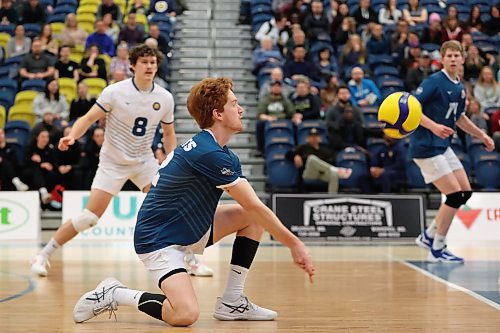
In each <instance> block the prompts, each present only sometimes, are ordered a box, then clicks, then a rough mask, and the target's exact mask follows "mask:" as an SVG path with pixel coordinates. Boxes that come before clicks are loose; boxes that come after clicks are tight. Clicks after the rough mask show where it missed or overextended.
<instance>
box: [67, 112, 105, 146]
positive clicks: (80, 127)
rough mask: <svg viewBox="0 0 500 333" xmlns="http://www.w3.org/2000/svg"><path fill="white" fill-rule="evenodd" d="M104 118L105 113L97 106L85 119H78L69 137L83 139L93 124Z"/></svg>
mask: <svg viewBox="0 0 500 333" xmlns="http://www.w3.org/2000/svg"><path fill="white" fill-rule="evenodd" d="M103 116H104V111H103V110H102V109H101V108H100V107H99V106H97V105H94V106H92V107H91V108H90V110H89V112H87V113H86V114H85V115H84V116H83V117H80V118H78V120H77V121H76V122H75V123H74V125H73V127H72V128H71V132H70V133H69V136H71V137H73V138H74V139H75V140H77V139H79V138H81V137H82V136H83V135H84V134H85V132H87V130H88V129H89V127H90V126H92V124H94V123H95V122H96V121H97V120H99V119H100V118H102V117H103Z"/></svg>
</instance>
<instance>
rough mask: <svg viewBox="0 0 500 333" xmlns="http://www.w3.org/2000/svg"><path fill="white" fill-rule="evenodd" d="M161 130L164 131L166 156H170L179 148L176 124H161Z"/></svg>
mask: <svg viewBox="0 0 500 333" xmlns="http://www.w3.org/2000/svg"><path fill="white" fill-rule="evenodd" d="M161 128H162V130H163V148H164V149H165V154H167V155H168V154H169V153H170V152H171V151H172V150H174V149H175V148H176V147H177V138H176V137H175V130H174V124H173V123H172V124H164V123H161Z"/></svg>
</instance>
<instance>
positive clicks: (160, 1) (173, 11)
mask: <svg viewBox="0 0 500 333" xmlns="http://www.w3.org/2000/svg"><path fill="white" fill-rule="evenodd" d="M178 11H179V9H178V8H177V3H176V1H175V0H151V2H150V3H149V13H158V14H162V15H166V16H168V17H169V18H170V21H171V22H175V20H176V17H177V14H178Z"/></svg>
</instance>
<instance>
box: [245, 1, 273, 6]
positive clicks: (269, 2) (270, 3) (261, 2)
mask: <svg viewBox="0 0 500 333" xmlns="http://www.w3.org/2000/svg"><path fill="white" fill-rule="evenodd" d="M272 3H273V1H272V0H251V1H250V4H251V5H252V6H258V5H272Z"/></svg>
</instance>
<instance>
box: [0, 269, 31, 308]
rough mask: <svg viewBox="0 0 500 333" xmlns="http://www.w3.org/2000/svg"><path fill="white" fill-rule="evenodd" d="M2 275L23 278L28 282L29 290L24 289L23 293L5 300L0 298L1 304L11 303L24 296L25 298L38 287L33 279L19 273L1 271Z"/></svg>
mask: <svg viewBox="0 0 500 333" xmlns="http://www.w3.org/2000/svg"><path fill="white" fill-rule="evenodd" d="M0 274H5V275H14V276H17V277H20V278H22V279H23V280H26V281H28V288H26V289H24V290H23V291H21V292H19V293H17V294H14V295H11V296H7V297H5V298H0V303H3V302H7V301H11V300H13V299H16V298H19V297H22V296H24V295H26V294H29V293H30V292H32V291H33V289H35V286H36V283H35V281H34V280H33V279H32V278H31V277H29V276H27V275H22V274H17V273H12V272H2V271H0Z"/></svg>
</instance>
